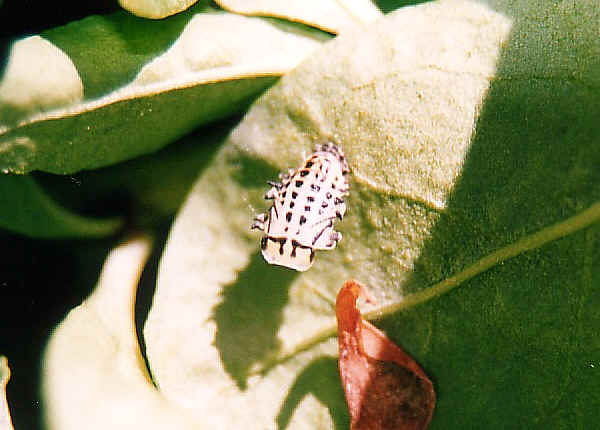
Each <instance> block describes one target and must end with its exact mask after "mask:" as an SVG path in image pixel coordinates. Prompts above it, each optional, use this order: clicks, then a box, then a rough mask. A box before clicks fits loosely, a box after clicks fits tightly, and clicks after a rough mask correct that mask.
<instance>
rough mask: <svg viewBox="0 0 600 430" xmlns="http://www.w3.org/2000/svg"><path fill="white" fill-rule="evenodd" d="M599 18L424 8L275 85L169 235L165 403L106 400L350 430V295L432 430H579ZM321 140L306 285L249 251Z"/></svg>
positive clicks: (591, 382)
mask: <svg viewBox="0 0 600 430" xmlns="http://www.w3.org/2000/svg"><path fill="white" fill-rule="evenodd" d="M598 13H599V12H598V10H597V8H596V7H595V5H593V2H577V3H576V4H575V3H569V4H566V3H564V2H563V3H560V4H556V5H548V6H544V5H539V4H535V5H532V6H529V3H527V4H524V3H520V4H514V3H510V5H508V4H505V3H503V2H498V3H491V4H488V5H479V4H477V3H474V2H456V1H447V2H446V1H440V2H435V3H428V4H424V5H420V6H418V7H414V8H405V9H403V10H400V11H398V12H395V13H393V14H390V15H389V16H387V17H385V18H384V19H382V20H380V21H378V22H377V23H376V24H375V25H374V26H372V27H370V28H369V29H368V30H366V31H360V32H358V31H357V32H356V33H353V32H352V31H349V32H346V33H344V34H342V35H340V36H339V37H338V38H336V40H334V41H333V42H332V43H329V44H327V45H326V46H324V47H323V49H321V50H319V51H318V52H316V53H315V55H313V56H311V57H310V58H309V59H308V60H307V61H305V62H304V63H303V64H302V65H301V66H299V67H298V68H296V69H295V70H294V71H293V72H292V73H290V74H289V75H286V76H285V77H284V78H282V79H281V80H280V82H278V84H277V85H276V86H274V87H273V88H271V89H270V90H269V91H268V92H267V93H266V94H265V95H264V96H263V97H262V98H261V99H260V100H259V101H258V102H257V103H256V104H255V105H254V106H253V107H252V109H251V110H250V111H249V112H248V114H247V115H246V117H245V119H244V121H243V122H242V123H241V124H240V125H239V126H238V127H237V128H236V129H235V130H234V131H233V132H232V134H231V136H230V138H229V139H228V141H227V142H226V143H225V144H224V145H223V146H222V148H221V149H220V150H219V152H218V153H217V154H216V155H215V157H214V159H213V160H212V161H211V163H210V165H209V166H207V167H206V168H205V169H203V170H202V172H201V175H200V177H199V180H198V182H197V183H196V184H195V187H194V189H193V190H192V191H191V193H190V195H189V197H188V200H187V202H186V203H185V205H184V207H183V208H182V210H181V211H180V213H179V215H178V217H177V220H176V222H175V225H174V227H173V230H172V231H171V234H170V237H169V241H168V243H167V245H166V248H165V252H164V255H163V258H162V261H161V268H160V273H159V277H158V283H157V290H156V295H155V297H154V302H153V307H152V309H151V312H150V314H149V317H148V320H147V323H146V326H145V340H146V345H147V355H148V360H149V364H150V367H151V370H152V374H153V376H154V378H155V381H156V383H157V385H158V387H159V389H160V395H161V400H162V401H165V403H164V404H162V406H158V405H152V407H147V405H146V404H145V403H144V402H143V401H141V402H138V399H137V397H140V398H141V396H135V395H133V396H132V398H130V399H129V400H130V402H129V403H128V402H127V401H126V400H125V399H122V398H119V401H120V402H122V403H123V405H125V407H126V408H129V409H131V410H135V409H134V408H136V407H137V405H139V404H140V403H141V404H142V408H143V410H144V411H150V410H151V411H153V412H152V414H146V415H143V414H142V415H143V416H144V417H146V416H148V417H153V416H154V415H156V416H157V417H158V419H156V420H155V423H156V426H157V428H160V426H161V425H162V423H164V422H166V418H165V417H167V416H169V414H172V416H173V422H176V423H179V422H178V421H175V420H177V419H180V418H179V417H180V416H181V414H182V412H181V411H182V410H185V414H186V417H187V416H190V417H192V418H191V419H192V420H193V421H194V422H195V423H198V422H199V423H202V425H204V426H206V427H209V428H242V427H243V428H257V429H265V428H267V429H274V428H278V429H288V428H290V429H292V428H293V429H299V428H311V429H312V428H336V429H347V428H348V426H349V420H350V418H349V416H348V413H347V411H346V405H345V403H344V394H343V391H342V388H341V384H340V383H339V376H338V373H337V368H336V361H337V357H336V355H337V345H336V342H335V339H334V336H335V333H336V330H335V319H334V306H333V300H334V298H335V296H336V294H337V289H338V287H339V285H340V280H342V281H343V280H345V279H349V278H358V279H361V280H363V282H365V283H368V284H369V286H370V287H371V288H372V291H373V293H374V295H375V296H376V297H377V301H378V303H379V305H378V306H377V307H364V308H363V309H362V311H363V313H365V312H367V313H365V315H368V316H370V317H371V318H374V317H377V318H379V319H380V320H379V321H378V323H377V325H378V327H381V328H382V330H383V331H384V332H385V333H386V335H387V336H388V337H389V338H390V340H392V341H393V342H394V343H396V344H398V345H400V346H401V347H402V348H403V349H404V350H406V351H407V353H409V354H410V355H411V356H412V357H414V358H415V360H416V361H418V362H419V363H420V364H421V365H422V366H423V368H425V369H427V371H428V374H429V375H430V377H431V379H432V381H433V382H434V384H435V386H436V389H437V394H438V396H437V398H438V403H437V407H436V411H435V414H434V417H433V419H432V421H431V425H430V428H443V429H449V428H457V429H462V428H466V427H469V426H472V425H473V423H481V422H484V423H486V428H491V429H496V428H497V429H501V428H523V427H527V428H539V429H546V428H549V427H556V428H581V429H585V428H593V427H594V425H595V424H596V423H597V422H598V421H599V420H600V416H598V414H599V413H600V412H599V411H600V408H597V405H598V404H599V403H600V398H599V397H598V396H599V394H598V393H600V387H599V386H598V384H599V382H598V381H600V378H597V369H598V362H597V355H598V354H597V352H598V351H599V350H600V345H599V343H598V336H597V331H598V327H600V320H599V318H600V317H599V316H598V312H597V309H598V306H599V305H600V296H599V295H598V289H597V288H595V285H598V284H599V282H600V272H599V271H598V267H600V261H599V258H600V252H599V251H600V229H599V227H598V220H599V219H600V203H599V202H600V192H599V189H598V187H597V184H598V183H600V177H599V175H600V172H599V171H598V169H597V166H598V165H600V148H599V147H598V145H597V142H598V138H599V137H600V136H599V135H598V133H599V131H598V127H597V118H598V114H599V112H598V104H597V100H598V91H599V90H598V88H600V85H598V75H597V73H596V71H597V70H599V69H598V61H600V60H599V59H600V55H598V54H599V53H598V49H599V47H598V44H597V40H598V38H597V31H598V29H597V22H598ZM574 30H576V31H574ZM565 35H568V37H567V36H565ZM574 53H576V54H577V55H574ZM326 139H332V140H334V141H335V142H337V143H339V144H341V145H342V146H343V148H344V151H345V153H346V155H347V158H348V160H349V163H350V167H351V169H352V177H353V180H352V181H351V189H350V193H351V194H350V196H349V198H348V200H347V207H348V211H347V216H346V218H345V219H344V221H343V222H341V223H339V229H340V231H341V232H342V233H343V235H344V238H343V240H342V241H341V242H340V244H339V245H338V247H337V248H336V250H335V251H330V252H319V253H317V255H316V261H315V264H314V266H313V267H312V268H311V270H309V271H307V272H304V273H302V274H298V273H297V272H293V271H289V270H286V269H285V268H279V267H271V266H268V265H267V264H265V262H264V261H263V259H262V256H261V255H260V250H259V244H258V237H259V235H257V234H255V233H252V232H250V231H249V225H250V224H251V219H252V217H253V215H254V211H257V212H258V211H262V210H263V209H264V208H265V207H266V204H265V202H264V200H263V198H262V196H263V194H264V192H265V191H266V189H267V186H266V185H265V181H266V180H272V179H275V178H276V175H277V173H278V172H279V171H280V170H282V169H285V168H287V167H294V166H296V165H297V164H299V163H300V161H301V160H303V158H304V157H303V155H305V154H307V153H309V151H311V149H312V147H313V146H314V143H315V142H319V143H321V142H322V141H323V140H326ZM118 303H121V300H117V304H118ZM127 303H129V302H127ZM108 308H110V306H108ZM111 337H112V336H108V338H111ZM76 343H80V344H81V345H83V346H84V348H83V351H86V348H85V346H86V345H87V343H86V342H85V339H82V340H81V341H80V342H76ZM71 355H72V356H74V357H78V356H79V353H77V354H71ZM92 359H93V358H90V360H92ZM65 361H66V360H65ZM113 362H114V360H110V364H111V366H112V364H113ZM100 365H101V363H98V361H95V369H94V370H95V371H96V372H97V371H98V367H99V366H100ZM111 369H112V367H111ZM134 373H135V372H134ZM92 375H93V372H92ZM148 388H149V387H148V386H147V389H148ZM113 391H116V392H121V393H122V392H123V390H122V387H121V386H118V385H117V384H115V385H114V386H113V387H112V388H111V390H105V391H103V392H104V394H105V396H106V398H108V399H112V398H113ZM126 391H127V390H126ZM57 396H58V394H57ZM99 398H101V397H99ZM65 404H66V403H65ZM98 404H102V403H101V402H100V401H96V402H94V403H93V405H94V407H97V405H98ZM155 406H156V407H155ZM165 408H166V409H165ZM169 408H173V409H169ZM107 416H108V415H107V414H105V415H104V416H102V417H101V418H102V419H104V420H106V419H107ZM162 419H165V421H161V420H162ZM99 421H101V420H100V418H99ZM109 424H110V423H109ZM171 426H172V425H171ZM57 428H61V429H62V428H67V427H57ZM146 428H152V425H151V424H150V423H149V424H148V425H147V427H146ZM180 428H186V427H185V424H183V423H182V424H181V426H180Z"/></svg>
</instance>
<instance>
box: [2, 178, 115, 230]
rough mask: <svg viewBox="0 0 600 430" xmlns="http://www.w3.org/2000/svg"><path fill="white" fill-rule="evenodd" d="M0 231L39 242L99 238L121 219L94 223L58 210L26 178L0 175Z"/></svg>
mask: <svg viewBox="0 0 600 430" xmlns="http://www.w3.org/2000/svg"><path fill="white" fill-rule="evenodd" d="M0 207H1V208H2V210H1V211H0V227H2V228H5V229H7V230H10V231H13V232H17V233H21V234H24V235H26V236H31V237H40V238H66V237H74V238H77V237H101V236H107V235H109V234H112V233H115V232H116V231H117V230H118V229H119V228H120V227H121V226H122V224H123V222H122V220H121V219H117V218H108V219H94V218H88V217H83V216H79V215H76V214H74V213H72V212H70V211H68V210H67V209H65V208H63V207H61V206H59V205H58V204H57V203H56V202H55V201H54V200H52V198H50V197H49V196H48V195H47V194H46V192H45V191H44V190H43V189H42V188H40V186H39V185H38V184H37V183H36V182H35V180H34V179H33V178H32V177H30V176H17V175H0Z"/></svg>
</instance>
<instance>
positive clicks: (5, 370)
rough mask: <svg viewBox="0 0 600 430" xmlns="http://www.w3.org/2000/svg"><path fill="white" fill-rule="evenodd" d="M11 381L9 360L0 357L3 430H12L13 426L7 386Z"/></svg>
mask: <svg viewBox="0 0 600 430" xmlns="http://www.w3.org/2000/svg"><path fill="white" fill-rule="evenodd" d="M9 379H10V368H9V367H8V360H7V359H6V357H4V356H3V355H0V428H1V429H3V430H12V429H13V425H12V422H11V419H10V411H9V409H8V402H7V401H6V384H8V380H9Z"/></svg>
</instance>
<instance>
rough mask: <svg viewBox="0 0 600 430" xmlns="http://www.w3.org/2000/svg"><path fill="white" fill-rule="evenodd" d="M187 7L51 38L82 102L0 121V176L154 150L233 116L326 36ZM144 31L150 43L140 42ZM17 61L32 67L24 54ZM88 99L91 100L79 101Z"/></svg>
mask: <svg viewBox="0 0 600 430" xmlns="http://www.w3.org/2000/svg"><path fill="white" fill-rule="evenodd" d="M197 9H198V8H192V9H191V10H190V11H188V12H186V13H185V14H184V15H178V16H177V17H173V18H172V19H170V20H167V21H168V22H167V21H160V22H151V23H150V24H154V26H152V25H149V24H148V21H147V20H142V19H139V18H131V17H130V18H126V17H123V16H122V15H120V14H115V15H111V16H109V17H102V18H89V19H86V20H83V21H81V23H79V24H78V25H75V24H71V25H69V26H67V27H65V28H64V31H62V33H61V32H60V31H57V32H55V33H51V34H50V35H49V38H50V39H53V40H54V41H55V43H57V45H58V46H63V48H64V52H66V53H68V55H69V57H70V58H71V59H72V61H73V63H74V64H75V67H76V68H77V69H78V70H80V72H81V71H82V70H83V71H84V72H85V73H81V80H82V81H83V84H84V93H85V96H86V98H85V99H84V100H83V101H81V102H79V103H74V104H68V105H65V106H64V107H62V108H60V109H54V110H50V111H43V112H38V111H39V106H46V105H45V104H44V103H45V102H42V101H41V102H38V103H37V106H38V107H36V111H35V112H31V113H30V114H29V116H22V117H19V118H18V119H14V118H13V120H12V122H8V123H4V125H2V124H0V169H1V170H2V171H4V172H16V173H25V172H29V171H32V170H43V171H47V172H51V173H61V174H64V173H71V172H75V171H78V170H81V169H91V168H96V167H100V166H104V165H108V164H113V163H116V162H119V161H122V160H126V159H129V158H133V157H136V156H138V155H140V154H144V153H148V152H152V151H155V150H156V149H159V148H160V147H162V146H164V145H166V144H168V143H170V142H172V141H173V140H175V139H177V138H178V137H181V136H182V135H184V134H186V133H188V132H189V131H190V130H192V129H193V128H195V127H198V126H199V125H202V124H206V123H209V122H211V121H214V120H216V119H219V118H223V117H226V116H228V115H231V114H233V113H236V112H240V111H241V110H243V109H244V108H246V107H247V105H248V103H249V102H250V101H251V100H252V99H253V98H254V97H255V96H256V95H257V94H258V93H260V92H261V91H262V90H264V88H266V87H267V86H269V85H271V84H272V83H273V82H274V81H275V80H276V79H277V77H278V76H279V75H281V74H284V73H286V72H288V71H289V70H291V69H292V68H294V67H295V66H296V65H297V64H298V63H299V62H300V61H301V60H302V59H303V58H304V57H305V56H307V55H308V54H309V53H310V52H312V51H313V50H314V49H315V48H317V47H319V46H320V45H321V44H322V42H324V41H325V40H327V39H328V38H329V37H328V36H325V35H324V33H322V32H318V31H316V30H310V29H300V28H298V26H295V25H292V24H285V23H278V22H275V21H273V20H266V19H261V18H248V17H243V16H239V15H235V14H229V13H225V12H215V11H211V10H206V9H202V10H201V12H200V13H197ZM154 27H156V30H157V31H159V33H158V37H157V41H156V42H152V43H148V42H146V40H150V39H152V38H154V37H155V36H154V34H155V33H154V31H153V28H154ZM232 28H235V29H236V31H233V32H232V31H231V29H232ZM142 30H143V31H142ZM88 33H89V34H90V35H91V36H92V37H89V38H88V37H87V35H88ZM169 37H172V40H174V39H175V38H176V40H174V42H173V44H172V45H171V47H170V48H169V49H168V50H166V51H164V53H162V55H159V56H157V57H156V58H154V59H153V60H152V61H150V60H151V59H152V56H150V54H153V55H157V54H159V53H160V52H157V50H158V49H159V48H161V47H163V49H165V41H166V40H167V39H168V38H169ZM139 38H142V41H141V42H140V41H139ZM81 39H84V40H85V44H81V43H80V42H79V41H80V40H81ZM20 61H21V63H28V64H29V67H32V68H39V67H41V66H42V65H41V64H39V63H38V58H37V56H35V55H33V54H31V56H30V57H29V59H22V58H21V60H20ZM96 66H97V67H96ZM10 68H11V64H9V66H8V69H9V70H10ZM107 69H109V70H107ZM98 70H100V71H102V73H101V74H98ZM104 71H106V73H104ZM132 72H134V74H135V76H133V75H132ZM32 76H35V75H32ZM132 78H133V80H131V79H132ZM124 79H129V81H124ZM98 81H101V82H98ZM127 82H129V83H127ZM125 83H127V85H125V86H123V87H121V88H118V89H115V86H114V85H122V84H125ZM0 85H2V84H0ZM22 85H23V86H24V87H28V86H29V85H33V83H31V84H29V83H22ZM111 85H113V86H112V87H111ZM88 87H90V88H88ZM111 90H113V91H111ZM96 95H101V97H99V98H93V99H90V98H89V97H90V96H94V97H95V96H96ZM20 113H21V115H23V113H22V111H20ZM7 120H8V118H6V119H4V121H7ZM4 121H2V122H4Z"/></svg>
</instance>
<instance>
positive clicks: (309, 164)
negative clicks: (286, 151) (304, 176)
mask: <svg viewBox="0 0 600 430" xmlns="http://www.w3.org/2000/svg"><path fill="white" fill-rule="evenodd" d="M313 164H315V163H313V162H312V160H308V161H307V162H306V166H305V167H306V168H307V169H310V168H311V167H312V166H313Z"/></svg>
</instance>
